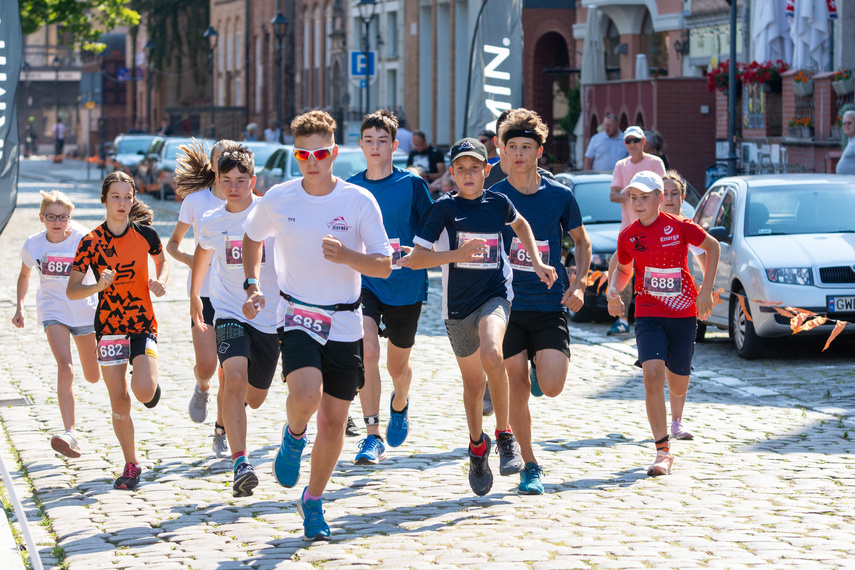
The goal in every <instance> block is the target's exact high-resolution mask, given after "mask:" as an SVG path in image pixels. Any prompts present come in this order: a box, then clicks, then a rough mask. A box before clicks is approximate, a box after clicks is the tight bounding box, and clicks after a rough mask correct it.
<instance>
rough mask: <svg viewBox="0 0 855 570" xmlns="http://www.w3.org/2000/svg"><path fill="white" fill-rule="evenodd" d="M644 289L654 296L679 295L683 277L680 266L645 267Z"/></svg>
mask: <svg viewBox="0 0 855 570" xmlns="http://www.w3.org/2000/svg"><path fill="white" fill-rule="evenodd" d="M644 289H645V290H646V291H647V292H648V293H650V294H651V295H654V296H656V297H679V296H680V295H682V294H683V277H682V274H681V272H680V268H679V267H671V268H668V269H660V268H658V267H645V268H644Z"/></svg>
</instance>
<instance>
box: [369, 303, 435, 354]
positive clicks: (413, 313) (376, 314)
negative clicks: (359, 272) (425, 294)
mask: <svg viewBox="0 0 855 570" xmlns="http://www.w3.org/2000/svg"><path fill="white" fill-rule="evenodd" d="M421 314H422V304H421V301H420V302H418V303H414V304H412V305H387V304H386V303H383V302H381V301H380V299H378V298H377V295H375V294H374V293H372V292H371V291H369V290H368V289H363V290H362V316H363V317H370V318H372V319H374V322H376V323H377V328H378V329H379V328H380V324H381V322H382V324H384V325H386V328H385V329H382V330H381V331H380V336H381V337H385V338H388V339H389V342H391V343H392V344H394V345H395V346H397V347H398V348H412V347H413V345H414V344H416V331H417V330H418V329H419V316H420V315H421Z"/></svg>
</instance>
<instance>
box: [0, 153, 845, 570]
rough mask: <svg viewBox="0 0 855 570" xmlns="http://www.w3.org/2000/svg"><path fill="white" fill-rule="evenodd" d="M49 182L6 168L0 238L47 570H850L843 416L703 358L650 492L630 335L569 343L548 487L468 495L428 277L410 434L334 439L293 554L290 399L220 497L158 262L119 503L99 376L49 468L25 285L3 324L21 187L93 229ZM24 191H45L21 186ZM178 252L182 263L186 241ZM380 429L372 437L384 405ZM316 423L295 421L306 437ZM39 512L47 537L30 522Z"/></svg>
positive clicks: (791, 373) (172, 302) (818, 383)
mask: <svg viewBox="0 0 855 570" xmlns="http://www.w3.org/2000/svg"><path fill="white" fill-rule="evenodd" d="M30 164H31V165H32V163H30ZM50 168H52V167H51V166H50V165H45V166H44V169H43V170H42V171H41V172H40V171H39V169H38V168H35V165H33V166H30V165H27V169H28V173H27V174H25V173H24V172H23V168H22V183H21V187H20V193H19V197H18V204H19V206H18V209H17V211H16V212H15V214H14V216H13V218H12V220H11V222H10V223H9V225H8V226H7V228H6V229H5V231H4V233H3V234H2V236H0V306H2V307H3V308H4V311H3V312H2V314H3V316H4V318H5V321H4V322H5V325H0V346H3V350H2V351H0V386H4V387H5V389H6V390H7V391H9V392H10V393H13V394H17V395H19V396H28V397H29V398H30V399H31V400H32V402H33V404H32V405H25V406H15V407H8V408H0V425H2V429H3V431H4V434H3V435H5V438H4V439H8V441H9V444H10V445H11V446H13V447H14V449H15V451H16V452H17V453H18V454H19V456H20V458H21V461H22V463H23V467H24V470H25V473H24V476H25V478H26V481H28V482H29V483H30V484H31V485H32V489H31V492H32V493H34V499H35V500H34V499H33V498H24V497H22V500H23V501H24V505H25V509H26V510H27V512H28V517H30V525H31V528H34V529H35V533H36V540H37V542H38V544H39V545H40V555H41V557H42V560H43V561H44V563H45V567H51V566H52V567H54V568H58V567H59V566H60V564H65V565H66V566H65V567H67V568H69V569H70V570H92V569H93V568H97V569H99V570H100V569H103V568H119V569H142V568H146V569H147V570H151V569H154V570H159V569H173V568H174V569H186V568H191V569H200V570H204V569H212V570H213V569H218V570H228V569H231V568H246V567H252V568H257V569H267V568H278V567H281V568H289V569H290V568H296V569H306V570H308V569H313V568H318V567H321V568H375V567H376V568H414V569H415V568H432V569H433V568H490V569H491V570H492V569H494V568H496V569H517V568H519V569H537V570H550V569H558V568H648V567H654V568H694V567H713V568H751V567H753V568H767V567H774V568H799V569H801V568H805V567H810V568H842V567H853V566H855V531H854V530H853V529H855V515H853V513H855V460H854V459H853V457H852V454H851V452H852V447H853V446H852V437H853V436H855V431H852V432H850V430H851V429H852V428H850V427H847V425H846V424H845V423H844V422H843V420H842V419H839V418H838V417H836V416H835V415H833V414H831V413H826V412H821V411H817V409H819V406H817V407H816V408H815V409H811V408H810V407H808V408H807V409H802V407H801V406H798V402H800V401H802V400H800V399H798V398H796V397H794V396H792V395H791V394H790V393H788V392H787V391H785V390H784V389H780V388H779V389H778V390H777V391H776V390H771V388H765V389H766V390H771V391H772V393H769V392H768V391H767V392H764V391H763V390H760V389H758V386H759V387H763V386H762V385H761V384H760V383H759V381H758V380H757V378H758V377H759V375H758V370H760V368H762V366H761V365H760V364H756V365H755V364H752V366H750V367H748V366H742V365H741V364H736V365H733V364H730V361H728V360H726V359H722V358H717V359H715V360H713V359H710V358H708V357H701V358H700V361H702V362H704V365H703V366H700V365H696V368H697V369H696V370H695V372H694V374H693V377H692V383H691V387H690V391H689V404H688V406H687V415H688V418H687V421H688V424H689V426H690V428H691V429H692V430H693V431H694V432H695V435H696V437H695V440H694V441H675V442H674V443H673V447H672V449H673V453H674V454H675V457H676V461H675V464H674V471H673V473H672V475H670V476H668V477H661V478H649V477H647V476H646V474H645V470H646V468H647V466H648V464H649V463H650V460H651V459H652V457H653V455H654V454H653V443H652V441H651V439H650V432H649V426H648V424H647V419H646V414H645V407H644V388H643V383H642V379H641V373H640V370H639V369H638V368H636V367H634V366H633V362H634V360H635V354H634V351H633V350H632V346H631V343H632V341H631V340H626V341H614V340H613V339H608V338H606V337H603V336H602V335H600V334H599V333H596V332H590V331H588V330H586V329H583V328H574V329H573V337H574V342H573V346H572V351H573V358H572V361H571V366H570V372H569V374H568V379H567V384H566V387H565V390H564V393H563V394H562V395H561V396H560V397H559V398H557V399H548V398H537V399H534V398H533V399H532V401H531V410H532V416H533V417H534V420H535V422H534V429H533V431H534V440H535V453H536V455H537V457H538V459H539V461H540V463H541V464H542V466H543V468H544V470H545V475H544V483H545V487H546V493H545V494H544V495H542V496H523V495H519V494H517V492H516V486H517V484H518V483H519V478H518V477H517V476H512V477H500V476H499V475H498V461H497V459H496V457H495V455H494V456H492V457H491V463H492V466H493V469H494V475H495V482H494V485H493V490H492V492H491V493H489V494H488V495H486V496H484V497H476V496H475V495H473V494H472V493H471V491H470V489H469V485H468V481H467V467H468V459H467V457H466V443H467V435H466V423H465V416H464V413H463V406H462V402H461V393H462V387H461V385H460V380H459V372H458V369H457V365H456V362H455V359H454V357H453V354H452V352H451V349H450V346H449V343H448V340H447V338H446V336H445V331H444V326H443V324H442V322H441V320H440V317H439V312H440V302H439V301H440V297H439V291H440V289H439V287H440V285H439V279H438V273H437V272H433V273H432V274H431V276H432V278H431V294H430V298H429V301H428V303H427V304H426V305H425V307H424V311H423V314H422V319H421V323H420V327H419V334H418V337H417V339H416V345H415V348H414V350H413V357H412V360H413V362H412V365H413V371H414V377H413V384H412V396H411V401H410V406H411V407H410V410H411V426H412V427H411V432H410V437H409V438H408V440H407V442H406V443H405V444H404V445H403V446H401V447H400V448H395V449H389V450H387V453H388V455H389V459H387V460H386V461H384V462H383V463H381V464H380V465H379V466H376V467H362V466H355V465H353V464H352V463H351V460H352V459H353V456H354V455H355V453H356V444H357V440H355V439H350V438H349V439H347V441H346V442H345V449H344V452H343V454H342V457H341V460H340V461H339V463H338V466H337V469H336V471H335V472H334V473H333V476H332V480H331V481H330V484H329V486H328V487H327V493H326V495H325V499H326V502H325V504H324V507H325V510H326V518H327V521H328V522H329V524H330V526H331V527H332V531H333V540H332V542H330V543H320V544H319V543H315V544H308V543H305V542H303V541H302V539H301V533H302V525H301V520H300V517H299V516H298V515H297V513H296V510H295V500H296V498H297V496H298V494H299V492H300V490H301V489H302V485H298V486H297V488H295V489H285V488H282V487H280V486H278V485H277V484H276V483H275V482H274V480H273V477H272V474H271V467H272V461H273V457H274V455H275V453H276V450H277V448H278V443H279V437H280V434H281V430H282V424H283V421H284V408H285V397H286V394H287V388H286V387H285V386H284V385H283V384H282V383H281V382H279V381H276V382H274V385H273V386H272V387H271V390H270V395H269V398H268V401H267V402H265V404H264V405H263V406H262V407H261V408H260V409H259V410H250V411H249V413H248V417H249V421H248V423H249V438H248V448H249V456H250V461H251V462H252V463H253V465H254V466H255V467H256V471H257V473H258V474H259V479H260V485H259V487H258V488H257V489H256V491H255V495H254V496H252V497H248V498H241V499H235V498H233V497H232V495H231V492H230V491H231V489H230V485H231V478H232V472H231V464H230V461H229V460H228V459H222V460H217V459H215V458H214V457H213V456H212V453H211V449H210V444H211V434H212V432H213V417H212V416H213V414H212V415H211V416H209V419H208V421H207V422H206V423H205V424H204V425H198V424H194V423H192V422H191V421H190V420H189V418H188V417H187V403H188V401H189V397H190V394H191V392H192V388H193V385H194V380H193V372H192V367H193V350H192V346H191V342H190V334H189V330H188V328H189V327H188V316H187V313H188V304H189V303H188V300H187V295H186V277H187V268H186V267H184V266H182V265H180V264H178V263H176V262H174V261H172V260H170V262H171V278H170V284H169V288H168V294H167V296H166V297H164V298H161V299H157V300H156V301H155V303H154V305H155V311H156V313H157V318H158V322H159V327H160V331H161V333H160V338H159V343H158V346H159V353H160V369H161V375H160V381H161V386H162V389H163V396H162V399H161V402H160V404H158V406H157V407H156V408H155V409H153V410H147V409H145V408H144V407H143V406H141V405H140V404H138V403H135V404H134V406H133V412H132V417H133V419H134V423H135V428H136V439H137V448H138V450H139V451H140V457H141V462H142V466H143V474H142V482H141V484H140V486H139V487H138V489H137V490H136V491H134V492H122V491H115V490H113V489H112V481H113V479H114V477H115V476H116V475H117V474H118V472H119V471H120V470H121V461H122V459H121V453H120V450H119V447H118V444H117V442H116V440H115V437H114V435H113V433H112V429H111V426H110V411H109V410H110V406H109V400H108V397H107V392H106V389H105V387H104V384H103V382H101V383H98V384H95V385H89V384H87V383H86V382H84V381H82V380H79V381H78V382H77V383H76V384H75V386H76V399H77V417H78V429H79V432H80V436H81V446H82V447H83V450H84V455H83V457H81V458H80V459H78V460H68V459H65V458H63V457H59V456H57V455H56V454H55V453H54V452H53V451H52V450H51V449H50V446H49V443H48V442H49V439H50V436H51V435H53V434H54V433H56V432H57V431H58V430H60V429H61V421H60V418H59V414H58V409H57V405H56V402H55V396H54V387H53V386H54V383H55V374H56V366H55V363H54V360H53V358H52V356H51V355H50V351H49V348H48V345H47V342H46V341H45V338H44V333H43V331H42V330H41V327H40V326H37V323H35V322H34V320H35V283H31V287H30V293H29V295H28V297H27V303H26V308H27V311H26V315H25V318H26V319H27V326H26V328H25V329H22V330H17V329H15V328H14V327H13V326H12V325H11V323H10V322H9V320H10V319H11V316H12V313H13V312H14V299H15V281H16V278H17V272H18V269H19V267H20V258H19V257H18V251H19V249H20V244H21V243H22V241H23V239H24V238H25V237H26V236H27V235H29V234H31V233H34V232H35V231H37V230H38V221H37V217H36V216H35V215H34V213H35V211H36V207H37V204H38V193H37V190H38V189H39V188H44V187H45V184H44V183H43V182H41V180H44V181H45V182H48V183H49V185H50V187H58V188H60V189H62V190H63V191H66V192H68V193H69V195H70V196H71V198H72V200H73V201H74V202H75V204H76V205H77V208H76V209H75V212H74V213H75V219H77V221H79V222H81V223H83V224H85V225H87V226H90V227H91V226H94V225H95V224H98V223H100V222H101V221H102V220H103V216H104V210H103V207H102V206H101V204H100V202H99V200H98V193H97V184H96V185H81V184H79V181H80V177H79V174H75V172H78V173H79V172H80V170H77V171H75V170H74V168H73V167H72V166H70V165H69V166H68V167H67V173H65V174H63V173H62V172H59V170H58V171H56V172H54V171H51V170H49V169H50ZM57 168H59V165H57ZM61 170H63V171H66V167H63V169H61ZM52 176H62V177H64V178H63V180H65V181H66V183H62V182H57V181H56V179H51V178H50V177H52ZM36 177H39V178H38V180H39V182H33V180H36V179H37V178H36ZM69 182H70V183H69ZM158 202H159V201H158V200H152V201H151V203H152V204H153V205H155V206H157V207H158V209H157V211H156V218H155V219H156V222H157V223H156V229H157V230H158V232H159V233H160V235H161V238H162V239H164V240H165V239H167V238H168V236H169V233H171V230H172V227H173V225H174V223H175V217H176V214H177V204H176V203H175V202H172V201H167V202H166V203H163V204H158ZM188 237H189V236H188ZM184 247H185V249H189V248H190V247H192V239H187V240H186V241H185V245H184ZM714 345H715V343H713V348H715V346H714ZM698 350H699V351H703V350H707V349H706V348H704V347H702V346H701V347H699V349H698ZM75 358H76V356H75ZM849 363H850V364H851V360H850V361H849ZM770 366H771V365H769V364H768V363H767V364H766V368H767V369H768V370H767V371H765V372H764V377H765V376H768V377H769V378H772V377H773V376H777V377H779V378H782V379H784V380H786V382H787V383H788V384H787V385H788V386H789V385H793V386H794V385H796V384H797V383H798V384H799V386H800V387H801V388H802V389H804V390H808V389H813V391H814V392H812V394H814V395H815V396H816V395H817V394H819V395H821V394H824V393H825V392H826V389H829V390H836V389H837V388H835V386H843V385H846V384H845V383H844V382H851V366H849V367H848V368H846V369H844V368H843V365H842V364H841V365H840V367H839V368H836V367H837V366H838V364H837V363H835V364H834V367H831V368H828V367H826V366H814V365H809V364H804V365H803V364H801V363H796V365H793V366H794V367H793V368H787V367H786V366H783V365H781V366H777V365H775V366H776V367H775V368H771V367H770ZM799 367H801V368H799ZM838 379H839V380H840V383H838ZM770 382H771V380H770ZM769 386H771V384H769ZM389 391H390V382H389V381H388V376H386V375H385V371H384V393H383V400H382V401H383V402H388V401H389ZM811 397H813V396H811ZM821 399H822V398H820V397H819V396H817V401H819V400H821ZM384 405H385V404H384ZM352 411H353V412H354V413H353V416H354V418H360V417H361V413H360V412H359V411H358V406H355V407H353V408H352ZM381 415H382V421H383V422H384V424H385V422H386V421H387V420H388V411H387V410H386V409H385V408H384V409H383V410H382V411H381ZM357 424H361V421H359V420H358V419H357ZM493 426H494V424H493V423H492V419H490V418H488V419H487V420H486V421H485V422H484V427H485V429H486V430H489V431H492V427H493ZM314 429H315V428H314V426H313V425H312V424H310V428H309V430H310V433H311V432H313V431H314ZM310 451H311V449H310V448H307V454H305V455H306V456H308V455H309V453H308V452H310ZM308 461H309V459H308V458H305V459H304V463H303V479H302V482H303V484H305V481H306V480H307V478H308ZM20 491H21V494H22V495H23V494H25V493H24V492H23V488H21V489H20ZM36 501H37V502H36ZM39 506H40V507H41V509H42V510H43V511H44V512H45V514H46V515H47V520H48V521H49V523H50V524H49V526H47V525H44V524H40V520H41V517H40V514H39V510H38V509H39ZM0 546H2V543H0ZM55 547H58V548H55Z"/></svg>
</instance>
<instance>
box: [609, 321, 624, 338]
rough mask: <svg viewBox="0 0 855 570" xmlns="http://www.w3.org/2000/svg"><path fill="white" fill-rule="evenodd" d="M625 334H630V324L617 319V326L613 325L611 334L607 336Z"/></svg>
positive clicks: (610, 330)
mask: <svg viewBox="0 0 855 570" xmlns="http://www.w3.org/2000/svg"><path fill="white" fill-rule="evenodd" d="M623 334H629V323H625V322H623V321H621V320H620V319H617V320H616V321H615V324H613V325H612V328H610V329H609V332H607V333H606V335H607V336H615V335H623Z"/></svg>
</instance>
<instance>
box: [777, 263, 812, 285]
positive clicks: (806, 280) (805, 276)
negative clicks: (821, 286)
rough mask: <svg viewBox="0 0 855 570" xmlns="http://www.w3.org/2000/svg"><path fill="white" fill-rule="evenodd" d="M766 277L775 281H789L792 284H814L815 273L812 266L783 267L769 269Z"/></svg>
mask: <svg viewBox="0 0 855 570" xmlns="http://www.w3.org/2000/svg"><path fill="white" fill-rule="evenodd" d="M766 277H768V278H769V281H771V282H773V283H788V284H790V285H813V274H812V273H811V271H810V267H784V268H782V269H767V270H766Z"/></svg>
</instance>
